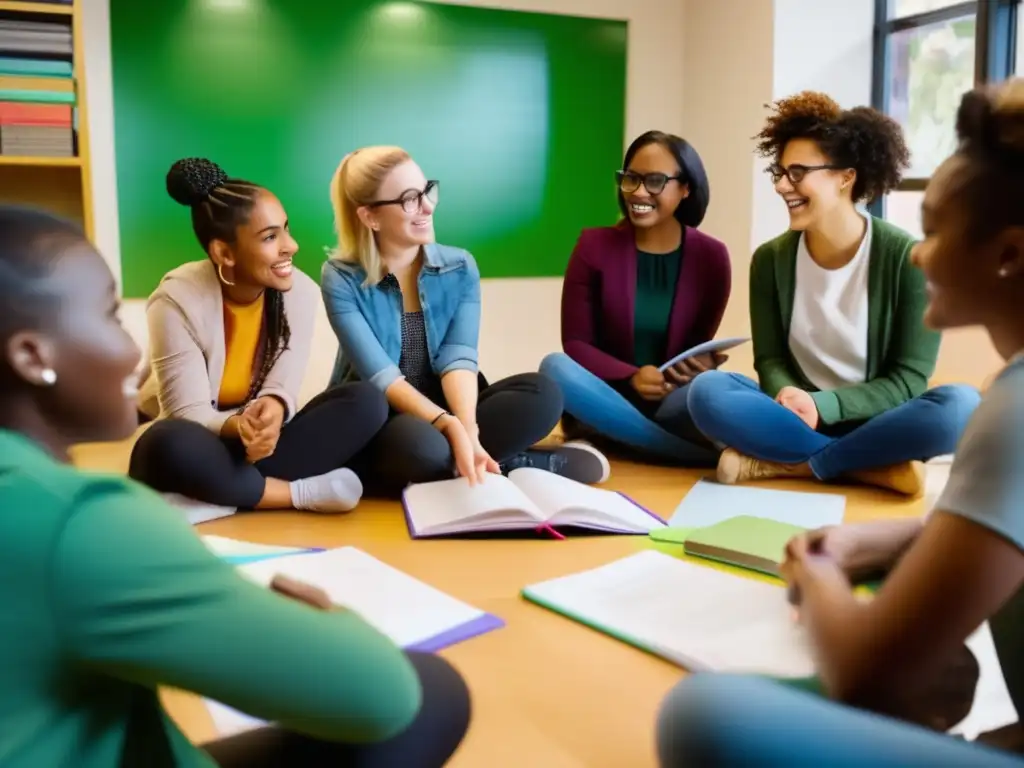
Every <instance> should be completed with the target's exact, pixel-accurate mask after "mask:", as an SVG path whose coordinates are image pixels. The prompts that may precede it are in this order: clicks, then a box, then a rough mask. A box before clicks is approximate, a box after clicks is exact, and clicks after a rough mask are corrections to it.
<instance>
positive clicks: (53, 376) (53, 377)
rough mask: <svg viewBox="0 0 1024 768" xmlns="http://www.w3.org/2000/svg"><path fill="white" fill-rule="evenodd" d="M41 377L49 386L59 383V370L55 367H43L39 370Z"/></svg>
mask: <svg viewBox="0 0 1024 768" xmlns="http://www.w3.org/2000/svg"><path fill="white" fill-rule="evenodd" d="M39 379H40V380H41V381H42V382H43V384H45V385H46V386H48V387H52V386H53V385H54V384H56V383H57V372H56V371H55V370H53V368H43V370H41V371H40V372H39Z"/></svg>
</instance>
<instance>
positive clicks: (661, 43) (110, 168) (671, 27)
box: [82, 0, 770, 388]
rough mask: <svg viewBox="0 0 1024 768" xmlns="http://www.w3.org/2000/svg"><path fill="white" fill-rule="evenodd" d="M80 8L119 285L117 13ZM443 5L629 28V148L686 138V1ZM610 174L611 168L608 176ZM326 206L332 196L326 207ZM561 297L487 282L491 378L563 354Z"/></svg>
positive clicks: (104, 221)
mask: <svg viewBox="0 0 1024 768" xmlns="http://www.w3.org/2000/svg"><path fill="white" fill-rule="evenodd" d="M82 1H83V3H84V8H85V18H86V27H87V32H86V82H87V85H88V98H89V106H90V110H89V127H90V131H91V137H92V147H91V149H92V161H93V195H94V199H95V200H96V241H97V245H98V246H99V249H100V251H101V253H103V255H104V256H105V257H106V258H107V261H108V262H109V264H110V267H111V269H112V270H113V272H114V274H115V276H117V277H118V278H120V273H121V257H120V237H119V231H118V224H117V220H118V219H117V215H118V214H117V181H116V172H115V162H114V141H115V137H114V119H113V83H112V80H111V64H110V5H109V0H82ZM296 1H297V2H305V1H306V0H296ZM435 1H436V0H435ZM440 1H441V2H449V1H450V3H451V4H455V5H471V6H479V7H489V8H502V9H506V10H517V11H531V12H541V13H560V14H567V15H573V16H589V17H594V18H609V19H620V20H625V21H627V22H628V23H629V38H628V51H629V53H628V60H627V98H626V102H627V103H626V115H625V119H626V141H627V143H628V142H629V141H631V140H632V139H633V137H635V136H636V135H638V134H640V133H643V132H644V131H646V130H650V129H652V128H657V129H660V130H663V131H671V132H676V133H678V132H681V131H682V130H683V125H684V122H685V121H684V119H683V118H684V114H683V100H682V93H683V72H684V66H683V46H682V38H683V28H684V24H683V0H514V1H512V2H508V1H504V2H503V1H502V0H440ZM750 2H757V3H765V2H770V0H750ZM623 149H625V147H623ZM613 170H614V169H609V171H608V172H609V174H611V172H612V171H613ZM327 204H328V203H327V200H326V198H325V199H324V205H325V206H326V205H327ZM560 297H561V279H560V278H543V279H501V280H484V281H483V303H484V307H485V312H484V318H483V327H482V328H481V365H482V367H483V369H484V371H485V372H487V374H488V376H489V377H490V378H492V379H495V378H500V377H503V376H507V375H510V374H513V373H517V372H521V371H528V370H536V368H537V365H538V363H539V362H540V359H541V358H542V357H543V356H544V355H545V354H547V353H548V352H552V351H555V350H557V349H559V347H560V341H559V330H558V326H559V320H558V314H559V301H560ZM524 307H529V309H530V311H529V314H528V315H525V314H524V312H523V308H524ZM125 323H126V325H127V326H128V328H129V330H130V331H131V332H132V334H133V335H134V336H135V337H136V339H137V340H138V341H139V343H140V344H144V343H145V322H144V314H143V310H142V306H141V302H131V301H129V302H127V306H126V308H125ZM316 344H317V346H316V350H317V353H316V354H315V355H314V363H313V370H312V371H311V372H310V377H309V378H310V381H307V388H310V387H313V388H315V387H316V386H319V382H322V381H326V378H327V376H328V375H329V373H330V367H331V363H332V362H333V360H332V358H333V354H334V349H335V342H334V339H333V337H332V335H331V334H330V331H329V330H327V329H325V328H324V327H321V328H320V329H319V330H318V333H317V340H316Z"/></svg>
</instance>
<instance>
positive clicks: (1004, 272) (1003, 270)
mask: <svg viewBox="0 0 1024 768" xmlns="http://www.w3.org/2000/svg"><path fill="white" fill-rule="evenodd" d="M999 276H1000V277H1009V276H1010V268H1009V267H1001V268H1000V270H999Z"/></svg>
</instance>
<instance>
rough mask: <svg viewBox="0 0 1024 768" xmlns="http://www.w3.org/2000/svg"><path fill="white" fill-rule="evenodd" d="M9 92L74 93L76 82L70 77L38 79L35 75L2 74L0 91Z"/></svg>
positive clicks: (0, 75)
mask: <svg viewBox="0 0 1024 768" xmlns="http://www.w3.org/2000/svg"><path fill="white" fill-rule="evenodd" d="M7 90H10V91H46V92H49V93H74V92H75V81H74V80H72V79H71V78H70V77H36V76H34V75H4V74H0V91H7Z"/></svg>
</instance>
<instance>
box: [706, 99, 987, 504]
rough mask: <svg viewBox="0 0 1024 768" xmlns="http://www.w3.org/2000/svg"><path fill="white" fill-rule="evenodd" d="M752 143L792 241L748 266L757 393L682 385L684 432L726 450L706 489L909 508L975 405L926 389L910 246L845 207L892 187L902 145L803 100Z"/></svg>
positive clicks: (728, 377)
mask: <svg viewBox="0 0 1024 768" xmlns="http://www.w3.org/2000/svg"><path fill="white" fill-rule="evenodd" d="M757 139H758V150H759V151H760V153H761V154H762V155H764V156H766V157H770V158H772V160H773V162H772V164H771V165H770V166H769V167H768V169H767V170H768V173H769V174H770V176H771V178H772V181H773V182H774V184H775V191H776V192H777V193H778V195H779V197H781V198H782V200H783V202H784V203H785V205H786V208H787V210H788V212H789V222H790V224H789V226H790V228H789V231H788V232H786V233H785V234H782V235H780V236H779V237H776V238H775V239H774V240H770V241H769V242H767V243H765V244H763V245H762V246H761V247H760V248H758V249H757V250H756V251H755V253H754V257H753V260H752V263H751V267H750V322H751V329H752V332H753V342H754V367H755V369H756V370H757V375H758V379H759V381H758V382H755V381H753V380H752V379H749V378H747V377H746V376H741V375H739V374H735V373H722V372H717V371H715V372H710V373H708V374H706V375H702V376H700V377H699V378H698V379H697V380H695V381H694V383H693V384H692V385H691V386H690V392H689V398H688V402H687V405H688V406H689V411H690V415H691V416H692V418H693V421H694V423H695V424H696V425H697V428H698V429H700V431H701V432H703V433H704V434H705V435H706V436H707V437H708V438H709V439H711V440H712V441H714V442H715V443H716V444H718V445H720V446H723V447H724V448H725V449H726V450H724V451H723V453H722V455H721V458H720V459H719V463H718V480H719V481H720V482H722V483H739V482H744V481H750V480H762V479H771V478H786V477H802V478H816V479H818V480H822V481H832V480H839V479H843V478H846V479H852V480H855V481H859V482H863V483H866V484H870V485H874V486H878V487H882V488H886V489H890V490H893V491H896V492H898V493H902V494H906V495H908V496H917V495H919V494H920V493H921V492H922V491H923V487H924V467H923V465H922V462H923V461H926V460H928V459H931V458H934V457H936V456H940V455H944V454H948V453H952V452H953V450H954V448H955V447H956V444H957V441H958V440H959V439H960V435H961V434H962V433H963V430H964V427H965V426H966V424H967V420H968V419H969V418H970V416H971V414H972V413H973V411H974V409H975V408H976V407H977V404H978V399H979V395H978V392H977V390H975V389H974V388H971V387H966V386H942V387H937V388H935V389H931V390H929V389H928V380H929V377H930V376H931V375H932V373H933V372H934V370H935V360H936V358H937V356H938V351H939V334H938V332H936V331H934V330H930V329H928V328H926V327H925V325H924V322H923V317H922V316H923V313H924V307H925V304H926V303H927V299H928V297H927V293H926V290H925V283H924V277H923V276H922V274H921V272H920V270H918V269H916V268H915V267H914V266H913V264H912V263H911V259H910V253H911V249H912V248H913V246H914V238H913V237H911V235H909V234H907V233H906V232H904V231H902V230H901V229H898V228H897V227H895V226H893V225H892V224H889V223H888V222H886V221H883V220H882V219H878V218H874V217H872V216H868V215H866V214H865V213H863V212H862V211H861V210H860V209H859V208H858V204H860V203H863V202H870V201H872V200H875V199H877V198H879V197H881V196H882V195H884V194H885V193H886V192H889V191H890V190H892V189H894V188H895V187H896V185H897V184H898V183H899V180H900V177H901V175H902V172H903V170H904V169H905V168H906V167H907V165H908V164H909V157H910V155H909V152H908V150H907V146H906V143H905V142H904V138H903V132H902V130H901V129H900V127H899V125H898V124H897V123H896V122H895V121H894V120H892V119H891V118H889V117H886V116H885V115H883V114H882V113H880V112H878V111H876V110H874V109H870V108H868V107H857V108H855V109H850V110H843V109H841V108H840V107H839V105H838V104H836V102H835V101H833V100H832V99H831V98H829V97H828V96H826V95H825V94H821V93H814V92H804V93H800V94H797V95H795V96H791V97H789V98H786V99H782V100H780V101H777V102H776V103H775V104H774V105H773V108H772V113H771V115H770V116H769V118H768V120H767V121H766V123H765V126H764V128H763V129H762V130H761V132H760V134H758V136H757Z"/></svg>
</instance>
